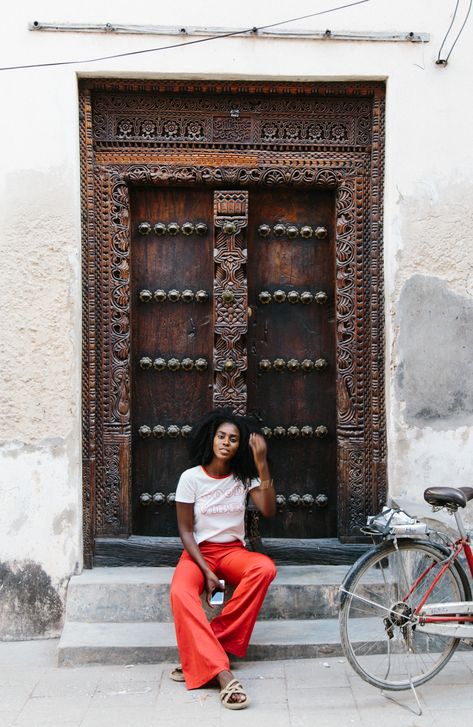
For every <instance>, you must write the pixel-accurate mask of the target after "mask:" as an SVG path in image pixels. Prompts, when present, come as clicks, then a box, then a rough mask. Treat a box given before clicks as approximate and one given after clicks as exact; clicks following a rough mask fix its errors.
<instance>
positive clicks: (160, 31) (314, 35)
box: [28, 20, 430, 43]
mask: <svg viewBox="0 0 473 727" xmlns="http://www.w3.org/2000/svg"><path fill="white" fill-rule="evenodd" d="M28 28H29V30H47V31H52V32H60V33H110V34H112V33H117V34H129V35H180V36H181V37H184V38H186V37H189V36H220V35H221V36H227V35H231V34H234V35H239V36H241V37H243V38H244V37H251V38H279V39H284V38H301V39H307V38H308V39H310V40H345V41H346V40H354V41H359V40H366V41H376V42H380V41H385V42H388V43H393V42H405V43H428V42H429V40H430V34H429V33H415V32H414V31H412V30H411V31H393V32H374V31H369V30H367V31H362V30H358V31H351V30H328V29H327V30H297V29H295V30H264V29H261V30H260V29H259V28H256V27H255V28H251V29H250V28H248V29H246V28H209V27H204V26H198V25H192V26H191V25H188V26H184V27H182V26H178V25H176V26H173V25H123V24H121V23H44V22H42V21H40V20H33V21H32V22H31V23H30V24H29V26H28Z"/></svg>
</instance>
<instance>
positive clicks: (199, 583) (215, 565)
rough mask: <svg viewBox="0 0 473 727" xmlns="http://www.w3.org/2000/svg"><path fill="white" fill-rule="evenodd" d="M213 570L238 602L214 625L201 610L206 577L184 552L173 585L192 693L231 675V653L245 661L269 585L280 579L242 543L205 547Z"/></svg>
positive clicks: (173, 603)
mask: <svg viewBox="0 0 473 727" xmlns="http://www.w3.org/2000/svg"><path fill="white" fill-rule="evenodd" d="M199 547H200V550H201V553H202V555H203V556H204V558H205V561H206V562H207V563H208V565H209V568H211V570H212V571H213V572H214V573H215V574H216V575H217V576H218V578H223V579H224V580H225V583H226V584H227V583H228V584H232V585H235V586H236V588H235V591H234V593H233V596H232V597H231V599H230V600H229V601H227V603H226V604H225V606H224V607H223V609H222V611H221V613H220V614H219V615H218V616H216V617H215V618H214V619H213V620H212V621H211V622H210V623H209V621H208V619H207V616H206V614H205V611H204V609H203V607H202V602H201V600H200V595H201V593H202V592H203V590H204V574H203V573H202V571H201V570H200V568H199V566H198V565H197V564H196V563H195V562H194V561H193V560H192V558H191V557H190V556H189V555H188V553H187V552H185V551H184V553H183V554H182V556H181V558H180V560H179V563H178V564H177V566H176V570H175V572H174V577H173V579H172V583H171V606H172V612H173V615H174V625H175V627H176V638H177V645H178V648H179V655H180V657H181V664H182V670H183V672H184V677H185V680H186V686H187V688H188V689H196V688H197V687H201V686H202V685H203V684H206V683H207V682H209V681H210V680H211V679H213V678H214V677H215V676H216V675H217V674H218V673H219V672H221V671H224V670H227V669H229V667H230V665H229V661H228V656H227V652H228V653H230V654H234V655H235V656H244V655H245V652H246V648H247V646H248V642H249V640H250V636H251V633H252V631H253V627H254V625H255V621H256V617H257V616H258V612H259V610H260V608H261V605H262V603H263V600H264V597H265V595H266V591H267V590H268V587H269V584H270V583H271V581H272V580H273V578H274V577H275V575H276V566H275V565H274V563H273V561H272V560H271V558H268V557H267V556H266V555H263V554H262V553H253V552H251V551H248V550H247V549H246V548H245V546H244V545H243V543H241V542H240V541H233V542H231V543H210V542H205V543H200V545H199Z"/></svg>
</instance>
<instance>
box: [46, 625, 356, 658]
mask: <svg viewBox="0 0 473 727" xmlns="http://www.w3.org/2000/svg"><path fill="white" fill-rule="evenodd" d="M362 630H363V629H362ZM340 655H342V651H341V647H340V635H339V628H338V619H336V618H325V619H317V620H316V619H310V620H288V621H274V620H268V621H258V622H257V623H256V625H255V629H254V631H253V635H252V638H251V643H250V646H249V648H248V651H247V653H246V656H245V660H250V661H253V660H254V661H258V660H263V659H266V660H276V659H303V658H320V657H329V656H340ZM58 661H59V665H60V666H82V665H86V664H151V663H157V662H165V661H166V662H171V663H176V664H177V663H178V662H179V654H178V651H177V646H176V640H175V634H174V625H173V624H172V623H169V622H164V623H163V622H147V623H142V622H139V623H134V622H127V623H123V622H122V623H84V622H73V621H68V622H67V623H66V625H65V627H64V630H63V633H62V636H61V639H60V642H59V648H58ZM234 661H238V660H237V659H235V660H234Z"/></svg>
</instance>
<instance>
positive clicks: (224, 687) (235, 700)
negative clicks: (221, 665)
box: [217, 671, 250, 709]
mask: <svg viewBox="0 0 473 727" xmlns="http://www.w3.org/2000/svg"><path fill="white" fill-rule="evenodd" d="M217 681H218V683H219V686H220V699H221V701H222V704H223V706H224V707H227V709H244V708H245V707H247V706H248V705H249V703H250V700H249V697H248V695H247V693H246V692H245V690H244V689H243V687H242V685H241V683H240V682H239V681H238V679H235V677H234V676H233V674H232V672H231V671H221V672H220V673H219V674H217Z"/></svg>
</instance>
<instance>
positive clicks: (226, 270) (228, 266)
mask: <svg viewBox="0 0 473 727" xmlns="http://www.w3.org/2000/svg"><path fill="white" fill-rule="evenodd" d="M229 222H231V223H232V224H233V225H234V228H235V230H234V231H233V232H226V231H225V228H224V226H225V224H226V223H227V224H228V223H229ZM214 225H215V241H214V263H215V278H214V296H213V298H214V319H215V327H214V331H215V349H214V365H215V384H214V406H215V407H230V408H231V409H233V411H235V412H237V413H239V414H244V413H245V412H246V383H245V376H244V372H245V371H246V369H247V355H246V345H245V342H244V336H245V334H246V332H247V330H248V321H247V308H248V301H247V285H246V279H245V265H246V240H245V237H244V233H245V229H246V227H247V226H248V192H246V191H236V192H214ZM224 290H231V292H232V293H233V295H234V296H235V300H234V301H233V302H232V303H231V304H227V303H225V302H224V301H223V299H222V293H223V292H224ZM228 361H231V362H232V364H233V367H234V368H233V369H232V370H230V371H227V370H225V363H226V362H228Z"/></svg>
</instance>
